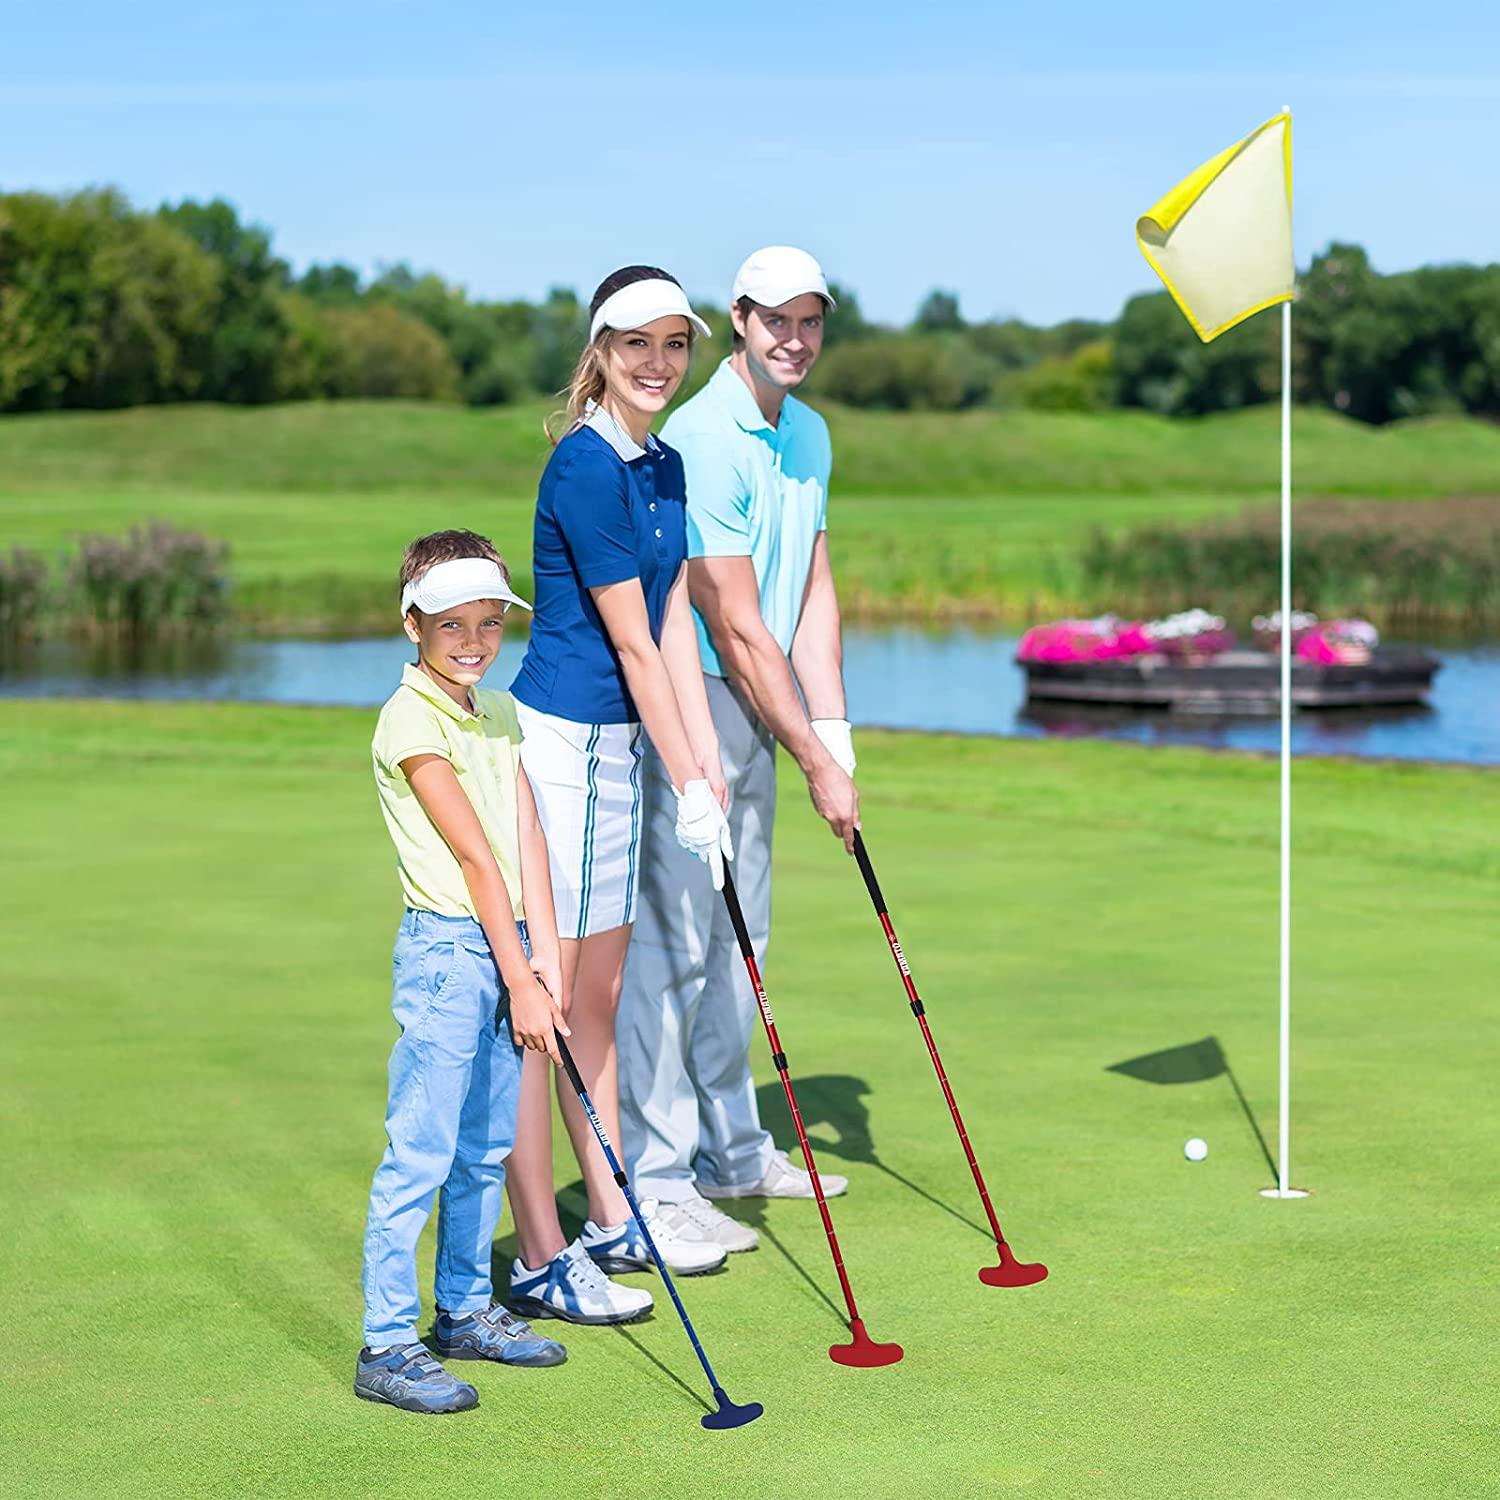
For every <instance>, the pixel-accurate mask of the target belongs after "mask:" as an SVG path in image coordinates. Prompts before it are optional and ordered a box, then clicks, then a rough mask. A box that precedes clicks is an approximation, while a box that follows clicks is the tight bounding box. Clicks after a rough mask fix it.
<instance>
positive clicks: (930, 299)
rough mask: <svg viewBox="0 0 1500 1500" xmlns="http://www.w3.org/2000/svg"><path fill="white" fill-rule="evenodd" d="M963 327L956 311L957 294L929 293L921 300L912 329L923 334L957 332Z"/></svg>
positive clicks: (960, 314) (962, 321)
mask: <svg viewBox="0 0 1500 1500" xmlns="http://www.w3.org/2000/svg"><path fill="white" fill-rule="evenodd" d="M963 326H964V320H963V314H962V313H961V312H959V310H958V293H957V292H944V291H931V292H928V294H927V295H926V297H924V298H923V299H922V305H921V306H920V307H919V308H918V309H917V316H916V319H915V320H914V321H913V323H912V327H913V328H914V329H917V330H919V331H921V332H923V333H950V332H957V331H958V330H959V329H960V328H962V327H963Z"/></svg>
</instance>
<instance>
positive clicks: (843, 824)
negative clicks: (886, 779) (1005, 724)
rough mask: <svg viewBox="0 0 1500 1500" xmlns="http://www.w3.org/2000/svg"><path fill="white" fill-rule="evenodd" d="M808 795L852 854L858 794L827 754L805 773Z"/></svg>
mask: <svg viewBox="0 0 1500 1500" xmlns="http://www.w3.org/2000/svg"><path fill="white" fill-rule="evenodd" d="M807 795H808V796H809V797H811V798H812V805H813V806H814V807H815V808H816V809H817V812H818V816H819V817H820V818H822V819H823V821H824V822H826V823H827V824H828V826H829V827H830V828H831V829H833V831H834V833H835V834H836V835H837V836H838V837H839V838H841V839H842V840H843V841H844V848H845V849H846V850H848V852H849V853H850V854H853V853H854V830H855V829H856V828H858V827H859V793H858V792H857V791H856V790H855V787H854V782H853V781H852V780H851V779H850V778H849V777H848V776H846V775H845V774H844V772H843V771H842V770H840V769H839V767H838V766H836V765H835V764H834V763H833V758H832V757H831V756H830V757H827V758H825V759H823V760H820V761H819V763H818V764H817V765H816V766H815V767H814V768H813V769H812V770H811V771H809V772H808V773H807Z"/></svg>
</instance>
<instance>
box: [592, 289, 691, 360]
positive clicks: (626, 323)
mask: <svg viewBox="0 0 1500 1500" xmlns="http://www.w3.org/2000/svg"><path fill="white" fill-rule="evenodd" d="M674 315H675V316H677V317H680V318H686V319H687V320H688V322H689V323H691V324H692V325H693V327H694V328H696V329H697V330H698V332H699V333H701V334H702V335H703V337H704V338H712V337H713V334H712V333H711V331H710V330H709V326H708V324H707V323H705V322H704V321H703V319H702V318H700V317H699V316H698V314H697V313H695V312H694V311H693V309H692V305H691V304H690V303H689V302H688V299H687V293H686V292H685V291H683V289H682V288H681V287H680V286H678V285H677V283H676V282H675V281H668V280H666V278H665V277H661V276H658V277H654V278H653V279H652V280H650V281H632V282H631V283H630V285H629V286H622V287H621V288H620V290H619V291H617V292H612V293H611V294H610V295H609V296H608V297H606V298H605V299H604V301H603V302H601V303H600V304H599V311H598V312H596V313H595V314H594V320H593V322H591V323H590V324H589V343H591V344H592V343H593V342H594V340H595V339H596V338H598V337H599V330H600V329H601V328H617V329H626V328H644V327H645V326H646V324H647V323H654V322H655V321H656V320H657V319H658V318H670V317H672V316H674Z"/></svg>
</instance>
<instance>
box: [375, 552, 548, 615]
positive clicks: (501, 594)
mask: <svg viewBox="0 0 1500 1500" xmlns="http://www.w3.org/2000/svg"><path fill="white" fill-rule="evenodd" d="M477 599H503V600H504V601H505V602H506V603H507V604H519V605H520V606H521V608H522V609H530V608H531V606H530V605H529V604H528V603H527V602H526V601H525V600H524V599H523V598H521V596H520V595H519V594H516V593H512V592H511V587H510V585H509V584H508V583H507V582H506V581H505V574H504V573H502V572H501V571H500V564H499V563H497V562H494V561H492V560H491V559H490V558H488V557H458V558H454V560H453V561H452V562H440V563H434V564H433V566H432V567H430V568H428V570H427V571H426V572H425V573H423V574H422V576H421V577H420V578H414V579H412V581H411V582H410V583H409V584H407V585H406V587H405V588H404V589H402V590H401V618H402V619H403V620H404V619H405V618H406V612H407V610H409V609H420V610H421V611H422V613H423V614H424V615H440V614H442V613H443V612H444V610H449V609H455V608H457V607H458V605H460V604H473V603H474V602H475V600H477Z"/></svg>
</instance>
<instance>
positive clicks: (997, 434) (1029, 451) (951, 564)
mask: <svg viewBox="0 0 1500 1500" xmlns="http://www.w3.org/2000/svg"><path fill="white" fill-rule="evenodd" d="M544 412H545V407H544V406H541V405H528V406H523V407H512V408H500V409H497V410H491V411H471V410H467V409H464V408H461V407H449V406H442V405H438V404H429V403H406V402H340V403H323V404H308V405H301V406H282V407H266V408H247V407H216V406H206V405H205V406H179V407H166V408H142V409H136V410H133V411H123V412H102V413H81V414H61V415H49V416H42V417H7V418H4V419H3V420H0V536H4V537H5V538H6V540H7V543H8V544H11V545H15V544H19V545H24V546H32V547H38V548H41V549H42V550H44V551H46V552H47V553H49V554H54V555H55V554H56V553H58V552H59V551H61V550H63V549H65V548H66V547H67V546H68V545H69V544H70V543H71V541H72V539H73V538H75V537H76V536H78V535H79V534H80V533H81V532H86V531H112V532H118V531H123V530H124V529H125V528H126V527H127V526H129V525H130V524H131V523H132V522H135V521H139V520H143V519H147V518H160V519H163V520H167V521H172V522H174V523H176V524H178V525H182V526H193V527H197V528H199V529H200V530H203V531H205V532H207V533H209V534H210V535H212V536H215V537H220V538H223V539H224V540H226V541H228V542H229V543H230V545H231V547H232V548H233V552H234V555H233V570H234V577H235V583H236V597H237V607H238V611H239V615H240V619H241V622H242V624H243V625H245V626H247V627H248V628H252V629H256V630H259V631H264V632H275V631H281V632H286V631H291V632H306V631H315V630H337V631H345V632H356V631H364V630H370V629H374V628H384V627H385V626H386V625H387V624H388V623H389V612H390V608H391V594H392V586H391V578H392V576H393V574H394V571H395V564H396V560H397V558H398V556H399V553H400V549H401V547H402V546H403V545H404V544H405V543H406V542H407V541H408V540H409V539H410V538H411V537H412V536H414V535H416V534H418V533H419V532H421V531H424V530H430V529H433V528H435V527H440V526H453V525H465V526H471V527H474V528H476V529H478V530H480V531H484V532H486V533H488V534H490V535H492V536H494V538H495V540H496V541H497V543H498V544H499V545H500V547H501V549H502V551H504V552H505V554H506V555H507V557H508V558H510V559H512V560H513V561H514V562H515V563H516V565H517V567H518V571H519V572H520V573H521V574H522V576H523V578H524V575H525V573H526V571H527V566H528V563H529V558H530V552H531V510H532V504H533V501H534V498H535V493H536V479H537V475H538V473H539V472H540V470H541V467H542V465H543V463H544V462H545V460H546V453H547V449H546V445H545V442H544V440H543V437H542V432H541V421H542V417H543V415H544ZM829 416H830V421H831V425H832V428H833V436H834V453H835V470H834V484H833V502H832V510H831V529H830V539H831V545H832V547H833V551H834V563H835V567H836V569H837V572H838V575H839V579H840V585H841V588H842V590H843V594H844V598H845V601H846V605H847V607H848V608H849V610H850V612H851V613H854V614H858V615H863V616H886V617H893V616H901V617H907V618H914V617H930V618H955V617H959V616H969V617H974V618H981V617H990V618H996V619H1011V620H1016V619H1023V618H1027V617H1030V616H1032V615H1036V614H1047V613H1051V612H1056V611H1058V610H1067V609H1079V608H1087V609H1092V608H1095V607H1099V606H1102V605H1105V604H1108V603H1109V601H1108V600H1103V599H1098V598H1095V597H1093V595H1092V594H1091V592H1090V590H1089V586H1088V584H1087V583H1086V581H1085V580H1084V578H1083V577H1082V574H1081V571H1080V568H1079V565H1078V561H1077V557H1078V552H1079V548H1080V545H1081V543H1082V541H1083V539H1084V538H1085V537H1086V535H1087V534H1088V532H1089V531H1090V530H1091V529H1092V528H1093V527H1096V526H1098V527H1103V528H1105V529H1107V530H1109V531H1111V532H1116V533H1118V532H1123V531H1125V530H1127V529H1129V528H1131V527H1134V526H1139V525H1144V524H1161V523H1165V524H1168V525H1172V526H1184V525H1190V524H1192V523H1193V522H1196V521H1199V520H1201V519H1203V518H1205V517H1208V516H1214V515H1222V514H1226V513H1233V512H1235V511H1238V510H1240V509H1243V508H1244V507H1246V506H1251V505H1264V504H1266V503H1269V502H1270V500H1271V499H1272V497H1273V496H1274V494H1275V493H1276V487H1277V484H1278V482H1279V480H1278V474H1279V469H1278V464H1279V457H1278V452H1279V449H1278V438H1277V431H1278V429H1277V421H1278V418H1277V414H1276V412H1275V411H1272V410H1253V411H1245V412H1237V413H1233V414H1230V415H1227V416H1222V417H1215V418H1208V419H1203V420H1198V421H1187V420H1181V421H1168V420H1166V419H1164V418H1160V417H1155V416H1151V415H1148V414H1146V413H1141V412H1113V413H1108V414H1104V415H1099V416H1071V415H1061V414H1049V413H1038V412H1009V411H1004V412H994V411H984V412H966V413H961V414H959V415H957V416H950V415H935V414H911V415H896V414H890V413H870V412H856V411H849V410H843V409H838V408H834V409H831V410H830V412H829ZM1296 444H1297V450H1296V451H1297V469H1296V482H1297V486H1298V491H1299V493H1300V494H1302V495H1305V496H1310V495H1314V494H1328V495H1344V496H1365V497H1368V496H1380V497H1399V496H1405V497H1427V496H1433V495H1450V494H1466V493H1476V492H1489V491H1493V490H1494V489H1495V488H1496V480H1495V476H1496V474H1497V473H1500V429H1496V428H1494V427H1490V426H1486V425H1485V424H1482V423H1479V422H1473V421H1468V420H1462V419H1457V418H1442V419H1427V420H1424V421H1420V422H1410V423H1403V424H1399V425H1397V426H1394V427H1390V428H1383V429H1376V428H1370V427H1364V426H1361V425H1360V424H1358V423H1354V422H1349V421H1346V420H1344V419H1343V418H1340V417H1337V416H1335V415H1333V414H1331V413H1329V412H1325V411H1318V410H1307V411H1300V412H1298V413H1297V418H1296Z"/></svg>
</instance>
